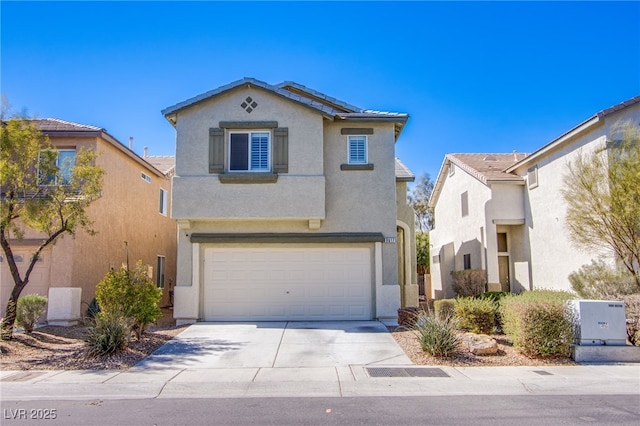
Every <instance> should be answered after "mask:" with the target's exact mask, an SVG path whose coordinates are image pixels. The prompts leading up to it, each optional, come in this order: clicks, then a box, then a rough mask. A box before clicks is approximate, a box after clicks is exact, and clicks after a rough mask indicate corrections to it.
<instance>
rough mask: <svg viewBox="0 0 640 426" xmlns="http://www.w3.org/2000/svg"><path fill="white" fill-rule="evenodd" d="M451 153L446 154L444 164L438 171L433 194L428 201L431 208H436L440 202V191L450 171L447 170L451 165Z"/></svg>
mask: <svg viewBox="0 0 640 426" xmlns="http://www.w3.org/2000/svg"><path fill="white" fill-rule="evenodd" d="M448 157H449V155H448V154H447V155H445V156H444V160H442V165H441V166H440V171H439V172H438V177H437V178H436V183H435V184H434V185H433V191H432V192H431V196H430V197H429V202H428V203H427V204H428V205H429V207H430V208H432V209H433V208H435V206H436V204H437V203H438V198H440V192H441V191H442V187H443V186H444V181H445V179H446V178H447V174H448V172H447V171H446V170H447V169H448V167H449V163H450V160H449V158H448Z"/></svg>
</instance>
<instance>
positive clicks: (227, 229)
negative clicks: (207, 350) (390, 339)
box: [172, 86, 400, 321]
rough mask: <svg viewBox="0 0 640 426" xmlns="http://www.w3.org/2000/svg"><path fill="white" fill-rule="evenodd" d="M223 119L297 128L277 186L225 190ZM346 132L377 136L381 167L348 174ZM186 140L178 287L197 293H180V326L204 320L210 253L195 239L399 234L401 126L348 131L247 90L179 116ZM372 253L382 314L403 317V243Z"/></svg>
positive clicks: (372, 147) (375, 158)
mask: <svg viewBox="0 0 640 426" xmlns="http://www.w3.org/2000/svg"><path fill="white" fill-rule="evenodd" d="M247 96H250V97H251V98H252V99H253V100H255V101H256V102H257V103H258V106H257V107H256V108H255V109H254V110H253V111H252V112H251V113H250V114H248V113H247V112H246V111H245V110H244V109H242V108H241V107H240V104H241V103H242V101H244V100H245V99H246V98H247ZM220 121H277V122H278V127H287V128H288V132H289V133H288V147H289V151H288V154H289V155H288V157H289V170H288V173H285V174H280V175H279V176H278V180H277V182H276V183H269V184H226V183H225V184H222V183H220V181H219V179H218V175H216V174H209V171H208V152H209V151H208V149H209V128H212V127H219V122H220ZM343 127H350V128H353V127H363V128H373V129H374V134H372V135H368V149H369V151H368V156H369V162H370V163H372V164H374V169H373V170H366V171H364V170H360V171H354V170H349V171H343V170H341V168H340V165H341V164H345V163H347V136H345V135H341V134H340V130H341V128H343ZM176 133H177V139H176V140H177V149H176V156H177V162H176V177H174V179H173V183H174V193H173V207H172V217H173V218H174V219H177V220H178V223H179V226H180V232H179V233H178V266H177V276H178V282H177V284H178V286H181V287H190V288H184V289H183V288H178V289H177V290H176V298H178V297H183V300H181V301H180V302H179V303H180V304H179V306H176V309H175V311H174V315H175V317H176V318H177V319H179V320H184V321H187V320H195V319H197V318H199V317H200V316H201V314H202V307H201V306H199V303H200V301H199V298H200V291H199V290H198V289H199V285H200V284H199V280H200V279H201V275H202V274H201V273H200V272H198V271H199V270H200V268H199V267H198V264H199V263H198V262H199V260H198V259H201V258H202V253H201V249H197V250H196V249H194V246H195V245H194V244H191V242H190V235H191V234H192V233H196V232H198V233H252V232H256V233H260V232H265V233H305V232H306V233H341V232H379V233H382V234H383V235H384V237H388V238H392V239H395V237H396V203H395V201H396V186H395V155H394V149H395V148H394V144H395V136H394V125H393V124H392V123H382V124H378V123H376V124H374V123H355V122H347V123H344V122H343V123H341V124H338V123H334V122H332V121H330V120H329V119H327V118H324V117H323V116H322V115H321V114H319V113H318V112H317V111H313V110H310V109H309V108H307V107H305V106H302V105H299V104H296V103H295V102H292V101H290V100H287V99H284V98H281V97H279V96H277V95H274V94H272V93H270V92H268V91H264V90H262V89H260V88H246V87H244V86H243V87H242V88H237V89H234V90H231V91H229V92H227V93H225V94H222V95H218V96H216V97H215V98H213V99H211V100H208V101H204V102H202V103H200V104H197V105H194V106H192V107H190V108H188V109H186V110H185V111H182V112H179V113H178V119H177V125H176ZM310 219H320V220H321V221H320V227H319V228H317V229H315V228H313V227H310V224H309V220H310ZM376 247H378V248H376ZM371 249H372V255H373V256H374V262H373V263H372V264H373V265H374V270H372V282H373V283H375V286H376V290H375V291H374V295H375V296H374V298H375V309H374V311H375V312H376V316H378V317H383V316H384V317H395V316H396V315H397V309H398V308H399V307H400V300H399V289H398V279H397V255H396V246H395V244H394V243H391V242H389V243H383V244H380V245H379V246H376V245H375V244H371ZM377 252H379V256H380V259H379V261H378V259H377V258H376V257H375V256H376V253H377ZM378 267H379V271H378V272H376V270H375V268H378ZM378 276H379V277H378ZM194 281H198V282H194ZM194 284H195V285H194ZM382 286H385V287H386V286H392V287H394V288H393V289H382ZM194 315H195V316H194Z"/></svg>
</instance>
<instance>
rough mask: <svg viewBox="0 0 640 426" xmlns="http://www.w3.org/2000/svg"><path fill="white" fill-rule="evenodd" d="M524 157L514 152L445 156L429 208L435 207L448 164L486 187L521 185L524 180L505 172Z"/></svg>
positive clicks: (447, 170)
mask: <svg viewBox="0 0 640 426" xmlns="http://www.w3.org/2000/svg"><path fill="white" fill-rule="evenodd" d="M526 157H527V154H519V153H517V152H515V151H514V152H513V153H511V154H504V153H501V154H447V155H446V156H445V157H444V161H443V162H442V166H441V167H440V172H438V177H437V179H436V182H435V184H434V187H433V192H432V193H431V197H430V198H429V207H431V208H433V207H435V204H436V202H437V201H438V197H439V196H440V192H441V191H442V187H443V186H444V182H445V180H446V179H447V176H448V174H449V164H451V163H453V164H455V165H456V166H457V167H458V168H460V169H461V170H463V171H465V172H466V173H468V174H469V175H471V176H473V177H474V178H476V179H477V180H479V181H480V182H482V183H483V184H484V185H487V186H489V185H491V184H492V183H507V184H523V183H524V178H522V177H521V176H518V175H516V174H513V173H509V172H507V171H506V170H507V169H508V168H509V167H510V166H512V165H513V164H515V163H517V162H519V161H521V160H523V159H524V158H526Z"/></svg>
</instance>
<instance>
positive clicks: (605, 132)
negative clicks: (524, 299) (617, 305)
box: [515, 104, 640, 290]
mask: <svg viewBox="0 0 640 426" xmlns="http://www.w3.org/2000/svg"><path fill="white" fill-rule="evenodd" d="M627 120H630V121H631V122H632V123H636V124H637V123H638V122H640V105H639V104H635V105H633V106H630V107H627V108H625V109H623V110H621V111H619V112H617V113H613V114H611V115H608V116H607V117H606V120H605V121H604V122H602V121H601V122H599V123H597V124H595V125H593V126H591V127H590V128H589V129H588V130H587V131H586V132H583V133H581V134H579V135H576V136H573V137H570V138H569V140H568V141H567V142H566V143H563V144H561V145H559V146H558V147H557V148H556V149H552V150H550V151H549V152H547V153H545V154H544V155H541V156H539V157H538V158H535V159H532V160H531V161H527V162H524V163H523V164H522V165H521V166H520V167H518V168H517V169H516V170H515V173H517V174H518V175H520V176H523V177H526V176H527V170H528V169H529V168H530V167H533V166H537V167H538V186H537V187H535V188H530V187H529V185H527V187H526V188H525V189H524V197H525V208H526V214H527V232H528V236H529V243H530V247H531V262H532V277H531V278H532V283H533V285H534V287H535V288H551V289H562V290H568V289H570V288H571V287H570V283H569V281H568V276H569V274H570V273H571V272H574V271H576V270H578V269H579V268H580V267H581V266H583V265H585V264H588V263H590V261H591V259H592V258H594V257H597V256H598V253H593V252H585V251H582V250H580V249H579V248H577V247H576V246H574V245H572V244H571V242H570V241H569V238H568V232H567V224H566V220H565V217H566V204H565V202H564V201H563V198H562V194H561V189H562V187H563V185H564V182H565V178H564V176H565V175H566V174H567V171H568V169H567V165H568V164H569V162H571V161H574V160H575V158H576V156H577V155H578V153H579V152H582V153H583V154H590V153H591V152H593V151H594V150H597V149H601V148H603V147H604V144H605V143H606V141H607V140H612V136H613V128H614V126H616V125H617V123H618V122H621V121H627ZM600 254H604V255H608V256H610V255H611V253H609V252H607V251H606V250H604V251H603V252H602V253H600Z"/></svg>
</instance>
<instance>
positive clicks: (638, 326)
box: [616, 294, 640, 346]
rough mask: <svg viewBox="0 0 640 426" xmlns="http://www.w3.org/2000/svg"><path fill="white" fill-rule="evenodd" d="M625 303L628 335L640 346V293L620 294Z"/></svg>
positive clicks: (632, 342)
mask: <svg viewBox="0 0 640 426" xmlns="http://www.w3.org/2000/svg"><path fill="white" fill-rule="evenodd" d="M616 300H622V301H623V302H624V305H625V311H626V317H627V337H628V338H629V342H631V344H632V345H634V346H640V294H627V295H623V296H619V297H617V298H616Z"/></svg>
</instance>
